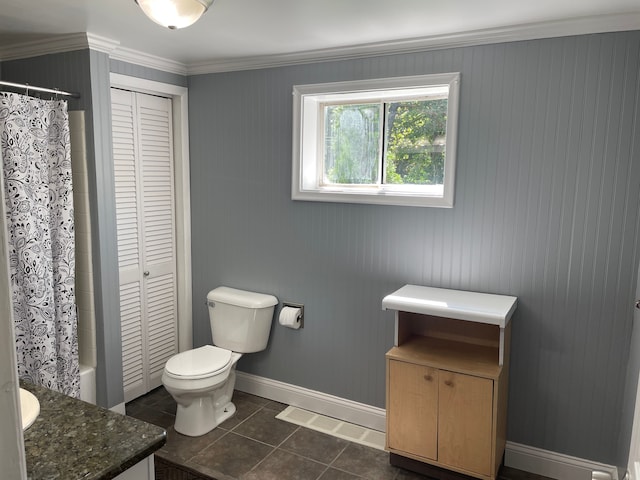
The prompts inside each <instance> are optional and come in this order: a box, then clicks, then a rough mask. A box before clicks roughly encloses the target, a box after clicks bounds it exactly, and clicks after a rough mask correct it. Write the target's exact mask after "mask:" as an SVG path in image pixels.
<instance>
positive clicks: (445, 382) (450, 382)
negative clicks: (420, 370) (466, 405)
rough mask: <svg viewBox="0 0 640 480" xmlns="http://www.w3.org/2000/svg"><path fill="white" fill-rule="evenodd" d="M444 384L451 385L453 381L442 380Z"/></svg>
mask: <svg viewBox="0 0 640 480" xmlns="http://www.w3.org/2000/svg"><path fill="white" fill-rule="evenodd" d="M444 384H445V385H446V386H447V387H453V382H452V381H451V380H445V381H444Z"/></svg>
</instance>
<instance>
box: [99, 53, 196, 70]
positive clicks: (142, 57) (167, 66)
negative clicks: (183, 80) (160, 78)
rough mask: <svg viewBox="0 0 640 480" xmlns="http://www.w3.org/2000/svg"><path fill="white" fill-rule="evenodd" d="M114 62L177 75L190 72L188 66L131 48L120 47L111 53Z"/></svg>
mask: <svg viewBox="0 0 640 480" xmlns="http://www.w3.org/2000/svg"><path fill="white" fill-rule="evenodd" d="M110 57H111V59H112V60H120V61H122V62H128V63H133V64H135V65H139V66H142V67H148V68H153V69H156V70H162V71H163V72H169V73H176V74H178V75H186V74H187V72H188V68H187V65H185V64H184V63H181V62H177V61H175V60H170V59H168V58H163V57H158V56H156V55H151V54H148V53H144V52H141V51H139V50H133V49H131V48H125V47H119V48H116V49H115V50H114V51H113V52H111V54H110Z"/></svg>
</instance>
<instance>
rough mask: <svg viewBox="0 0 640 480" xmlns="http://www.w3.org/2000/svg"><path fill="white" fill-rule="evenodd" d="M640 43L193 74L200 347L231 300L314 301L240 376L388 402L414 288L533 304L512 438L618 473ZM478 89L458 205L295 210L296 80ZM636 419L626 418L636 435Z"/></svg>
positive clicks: (612, 40) (634, 232)
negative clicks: (451, 75) (395, 305)
mask: <svg viewBox="0 0 640 480" xmlns="http://www.w3.org/2000/svg"><path fill="white" fill-rule="evenodd" d="M639 46H640V32H631V33H618V34H604V35H591V36H582V37H569V38H562V39H549V40H539V41H527V42H518V43H510V44H499V45H489V46H478V47H470V48H460V49H449V50H440V51H433V52H426V53H415V54H409V55H389V56H381V57H376V58H368V59H359V60H347V61H340V62H328V63H318V64H309V65H303V66H292V67H283V68H274V69H264V70H256V71H243V72H235V73H222V74H211V75H200V76H192V77H190V78H189V99H190V104H189V109H190V119H189V124H190V129H191V132H190V139H191V144H190V148H191V168H192V175H191V181H192V186H191V188H192V190H191V192H192V215H193V219H192V220H193V221H192V224H193V244H192V247H193V258H194V263H193V291H194V343H195V344H196V345H201V344H203V343H206V342H208V341H209V340H210V332H209V324H208V318H207V311H206V308H205V305H204V297H205V295H206V293H207V291H208V290H210V289H211V288H213V287H216V286H218V285H229V286H232V287H238V288H246V289H252V290H256V291H261V292H267V293H272V294H275V295H276V296H277V297H278V298H279V299H280V301H292V302H301V303H304V304H305V327H304V329H303V330H299V331H293V330H287V329H284V328H282V327H279V326H277V325H276V326H274V328H273V330H272V336H271V340H270V343H269V347H268V349H267V351H265V352H262V353H257V354H252V355H246V356H245V357H244V358H243V359H242V360H241V364H240V366H239V368H240V369H241V370H243V371H247V372H251V373H253V374H256V375H261V376H264V377H268V378H272V379H276V380H280V381H284V382H288V383H291V384H295V385H300V386H302V387H306V388H310V389H314V390H319V391H322V392H326V393H329V394H332V395H337V396H340V397H345V398H349V399H352V400H355V401H359V402H363V403H366V404H371V405H376V406H379V407H383V406H384V383H385V372H384V354H385V352H386V350H387V349H388V348H389V347H390V346H391V344H392V340H393V326H392V321H393V314H392V313H391V312H383V311H382V310H381V308H380V302H381V299H382V297H383V296H384V295H386V294H387V293H389V292H391V291H393V290H394V289H396V288H398V287H400V286H402V285H403V284H405V283H415V284H422V285H430V286H436V287H446V288H455V289H463V290H475V291H481V292H492V293H503V294H509V295H516V296H518V297H519V308H518V310H517V312H516V315H515V317H514V320H513V322H514V323H513V345H512V369H511V387H510V406H509V427H508V439H509V440H510V441H513V442H518V443H522V444H525V445H530V446H534V447H540V448H543V449H546V450H550V451H554V452H561V453H566V454H569V455H574V456H578V457H581V458H587V459H591V460H595V461H601V462H605V463H611V464H615V463H616V462H617V461H618V458H617V453H618V452H617V450H616V449H617V448H618V447H617V445H616V442H617V439H618V431H619V429H620V422H621V420H622V419H621V418H620V417H621V415H620V411H621V407H622V404H623V395H624V389H625V388H624V387H625V369H626V364H627V358H628V356H629V338H630V333H631V320H632V306H633V295H634V290H635V283H636V269H637V266H638V259H639V255H638V253H639V252H638V227H639V226H640V224H639V217H638V206H639V205H638V199H639V194H640V183H639V181H638V179H639V178H640V161H638V158H637V156H638V152H640V135H638V133H639V132H638V128H639V125H638V115H639V114H640V110H639V106H640V102H639V95H640V88H639V86H638V84H639V78H638V70H639V67H640V62H639V54H640V50H639ZM453 71H458V72H461V74H462V80H461V87H462V88H461V106H460V125H459V127H460V130H459V148H458V152H459V153H458V163H457V177H456V198H455V207H454V208H453V209H435V208H416V207H392V206H374V205H350V204H333V203H311V202H294V201H292V200H291V198H290V185H291V146H292V145H291V135H292V134H291V131H292V124H291V122H292V117H291V111H292V97H291V91H292V86H293V85H294V84H304V83H318V82H328V81H341V80H350V79H362V78H375V77H387V76H395V75H413V74H424V73H436V72H453ZM625 420H626V419H625Z"/></svg>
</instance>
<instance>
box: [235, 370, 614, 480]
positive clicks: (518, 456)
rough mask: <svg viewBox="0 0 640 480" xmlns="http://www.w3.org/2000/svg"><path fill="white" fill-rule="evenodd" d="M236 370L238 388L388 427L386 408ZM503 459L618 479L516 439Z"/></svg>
mask: <svg viewBox="0 0 640 480" xmlns="http://www.w3.org/2000/svg"><path fill="white" fill-rule="evenodd" d="M236 374H237V376H236V389H237V390H240V391H241V392H246V393H251V394H253V395H258V396H260V397H264V398H268V399H270V400H274V401H276V402H281V403H285V404H287V405H292V406H294V407H299V408H303V409H305V410H309V411H311V412H315V413H319V414H322V415H327V416H329V417H333V418H337V419H339V420H343V421H345V422H350V423H355V424H356V425H360V426H363V427H367V428H371V429H373V430H378V431H381V432H384V431H385V418H386V412H385V410H384V409H383V408H378V407H372V406H371V405H366V404H364V403H358V402H354V401H352V400H347V399H344V398H340V397H336V396H333V395H329V394H326V393H322V392H318V391H315V390H309V389H307V388H303V387H298V386H296V385H291V384H289V383H284V382H279V381H277V380H271V379H269V378H264V377H259V376H257V375H252V374H249V373H244V372H240V371H238V372H236ZM504 463H505V465H506V466H508V467H512V468H517V469H518V470H524V471H526V472H530V473H535V474H537V475H543V476H545V477H549V478H555V479H558V480H592V478H598V477H595V476H594V475H593V472H601V473H602V475H601V476H600V477H599V478H607V475H609V478H610V479H611V480H619V479H618V470H617V469H616V467H613V466H611V465H604V464H602V463H597V462H592V461H590V460H584V459H581V458H576V457H570V456H568V455H563V454H561V453H554V452H549V451H547V450H542V449H540V448H535V447H529V446H527V445H521V444H519V443H514V442H507V445H506V451H505V460H504Z"/></svg>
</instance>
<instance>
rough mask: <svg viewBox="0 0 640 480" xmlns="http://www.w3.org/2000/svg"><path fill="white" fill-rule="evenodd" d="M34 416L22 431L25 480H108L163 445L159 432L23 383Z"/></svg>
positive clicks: (137, 422) (99, 408)
mask: <svg viewBox="0 0 640 480" xmlns="http://www.w3.org/2000/svg"><path fill="white" fill-rule="evenodd" d="M20 386H21V387H22V388H24V389H25V390H28V391H30V392H31V393H33V394H34V395H35V396H36V397H37V399H38V400H39V401H40V415H38V418H37V419H36V421H35V422H34V423H33V425H31V426H30V427H29V428H27V429H26V430H25V431H24V446H25V454H26V457H27V477H28V479H29V480H53V479H60V480H75V479H78V480H79V479H82V480H109V479H111V478H114V477H116V476H118V475H119V474H120V473H122V472H124V471H125V470H127V469H128V468H130V467H132V466H134V465H135V464H136V463H138V462H140V461H141V460H143V459H145V458H146V457H148V456H149V455H151V454H152V453H153V452H155V451H156V450H158V449H159V448H160V447H162V445H164V443H165V442H166V438H167V436H166V432H165V431H164V429H162V428H160V427H157V426H155V425H151V424H148V423H146V422H143V421H140V420H137V419H135V418H132V417H127V416H125V415H120V414H119V413H115V412H112V411H110V410H107V409H105V408H102V407H97V406H95V405H92V404H90V403H87V402H83V401H81V400H77V399H75V398H71V397H67V396H66V395H63V394H61V393H58V392H54V391H52V390H48V389H46V388H44V387H40V386H36V385H33V384H30V383H26V382H20Z"/></svg>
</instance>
